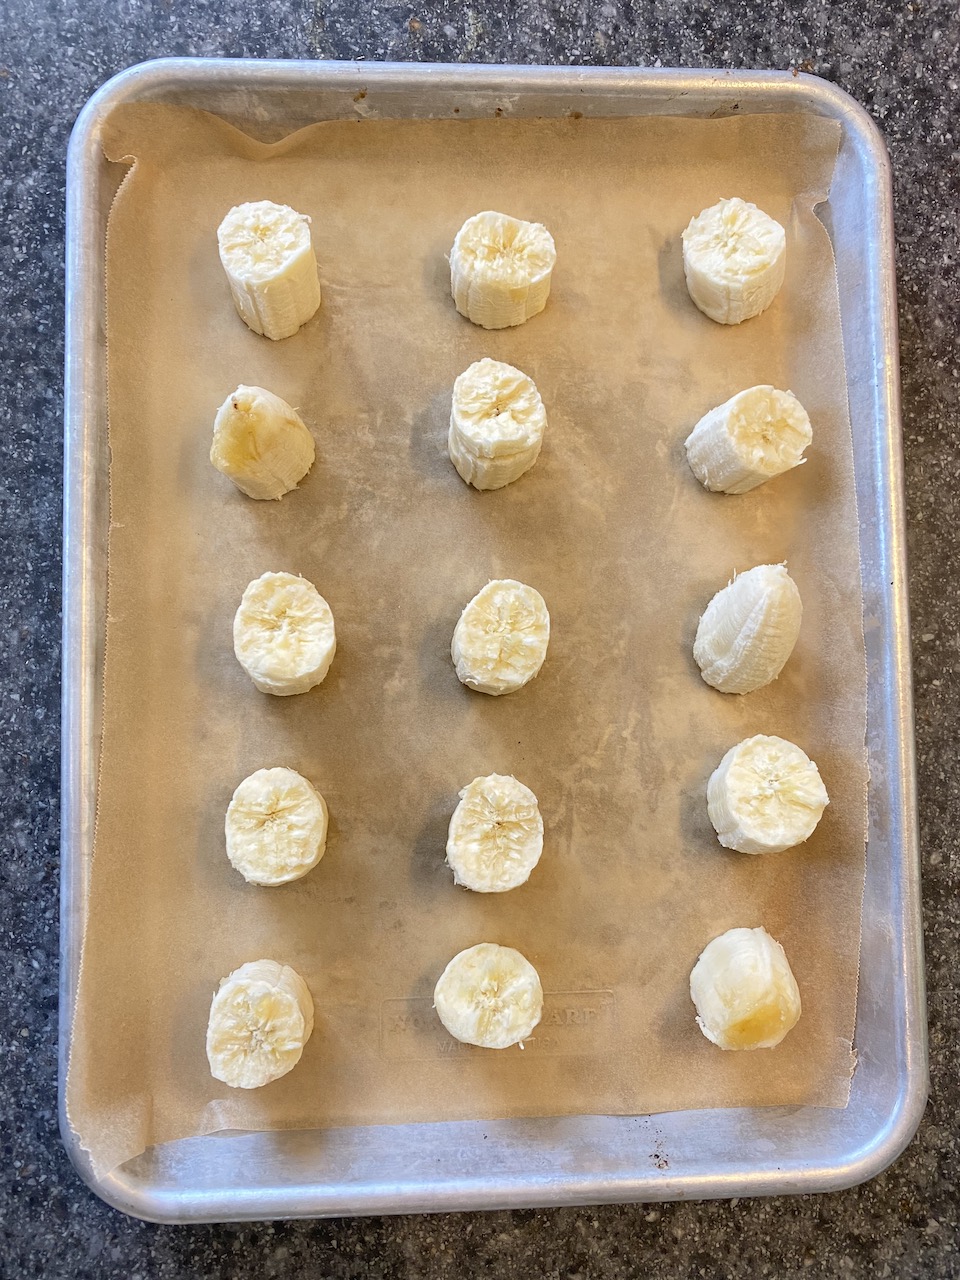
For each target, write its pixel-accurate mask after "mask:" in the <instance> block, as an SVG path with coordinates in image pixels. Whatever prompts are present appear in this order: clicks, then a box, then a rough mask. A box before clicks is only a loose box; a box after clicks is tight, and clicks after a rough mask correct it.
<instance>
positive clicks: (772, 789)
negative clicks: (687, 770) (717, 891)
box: [707, 733, 830, 853]
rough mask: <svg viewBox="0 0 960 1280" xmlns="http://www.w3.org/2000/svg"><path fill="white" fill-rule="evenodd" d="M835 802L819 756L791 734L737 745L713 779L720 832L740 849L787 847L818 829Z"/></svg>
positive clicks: (710, 804) (711, 803) (712, 805)
mask: <svg viewBox="0 0 960 1280" xmlns="http://www.w3.org/2000/svg"><path fill="white" fill-rule="evenodd" d="M829 803H830V797H829V796H828V795H827V789H826V787H825V786H824V785H823V780H822V779H821V777H820V773H819V770H818V769H817V766H816V765H815V764H814V763H813V761H812V760H811V759H810V758H809V757H808V756H807V755H806V754H805V752H803V751H801V750H800V748H799V747H797V746H794V744H793V743H792V742H787V740H786V739H785V738H775V737H768V736H766V735H765V734H762V733H760V734H757V735H756V736H755V737H753V738H744V740H743V742H739V743H738V744H737V745H736V746H735V747H731V748H730V750H729V751H728V752H727V754H726V755H725V756H724V757H723V759H722V760H721V761H720V763H719V764H718V765H717V767H716V769H715V770H714V771H713V773H712V774H711V775H710V781H709V782H708V783H707V812H708V813H709V814H710V821H711V822H712V823H713V825H714V828H715V830H716V833H717V838H718V839H719V841H720V843H721V844H722V845H723V846H724V848H726V849H736V850H737V852H738V853H783V851H784V850H785V849H792V848H793V847H794V845H798V844H803V842H804V840H808V839H809V838H810V836H812V835H813V833H814V831H815V829H816V826H817V823H818V822H819V821H820V819H821V817H822V816H823V811H824V809H825V808H826V807H827V805H828V804H829Z"/></svg>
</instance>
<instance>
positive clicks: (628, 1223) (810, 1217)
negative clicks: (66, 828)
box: [0, 0, 960, 1280]
mask: <svg viewBox="0 0 960 1280" xmlns="http://www.w3.org/2000/svg"><path fill="white" fill-rule="evenodd" d="M3 23H4V32H3V40H2V42H0V103H2V106H0V120H2V127H0V149H2V153H3V163H2V166H0V201H2V210H3V215H4V216H3V219H2V223H0V248H2V253H0V282H2V289H0V296H2V298H3V305H2V310H0V315H2V319H0V329H2V332H3V339H2V341H0V422H2V427H0V455H2V464H0V511H2V523H0V527H2V529H3V531H4V534H5V543H6V549H5V553H4V556H3V559H2V564H0V580H2V583H3V598H4V601H5V609H4V616H5V618H6V622H5V624H4V625H3V627H2V628H0V652H2V663H3V679H2V684H0V753H2V755H0V761H2V764H0V767H2V783H3V790H2V812H3V823H2V839H3V846H4V847H3V854H2V858H0V970H2V972H4V973H5V974H6V975H7V984H6V990H7V993H8V994H7V997H6V999H5V1000H4V1001H3V1002H2V1005H0V1054H2V1059H0V1061H2V1085H0V1118H2V1126H0V1128H2V1136H0V1143H2V1152H3V1161H2V1168H0V1209H2V1221H0V1274H2V1275H3V1276H9V1277H11V1280H14V1278H19V1277H21V1276H41V1275H42V1276H44V1277H45V1278H47V1280H50V1278H51V1277H60V1276H62V1277H77V1278H79V1277H86V1276H90V1277H93V1276H96V1277H97V1280H113V1278H114V1277H116V1278H118V1280H119V1278H121V1277H122V1278H123V1280H141V1278H142V1280H147V1278H148V1277H150V1278H152V1277H181V1276H182V1277H192V1276H202V1277H206V1278H207V1280H215V1278H219V1277H238V1278H243V1277H247V1276H250V1277H258V1280H259V1278H260V1277H267V1276H298V1277H306V1278H309V1280H313V1278H316V1277H327V1276H329V1277H361V1276H362V1277H421V1276H423V1277H427V1276H431V1277H432V1276H450V1277H453V1276H456V1277H463V1276H467V1275H473V1274H489V1275H492V1276H504V1277H515V1276H523V1277H526V1276H545V1277H568V1278H569V1280H575V1278H577V1280H580V1278H583V1280H587V1278H589V1277H614V1276H616V1277H632V1276H637V1277H641V1276H643V1277H647V1276H682V1277H686V1276H710V1277H719V1276H724V1277H727V1276H729V1277H755V1276H760V1275H771V1276H775V1277H778V1278H779V1280H784V1278H785V1277H793V1276H800V1275H814V1276H823V1277H828V1276H843V1277H846V1276H854V1275H871V1276H878V1277H880V1276H896V1277H909V1276H924V1277H946V1276H960V1252H958V1233H957V1185H956V1184H957V1178H958V1171H960V1155H958V1149H957V1136H958V1132H960V1123H958V1120H957V1112H958V1103H960V1095H958V1090H960V1053H958V1040H960V1035H958V1033H960V996H958V984H957V982H956V978H955V955H956V951H957V947H958V943H960V905H958V903H960V897H958V887H960V885H958V877H960V858H958V842H957V836H956V831H957V829H958V827H960V769H958V752H957V747H956V743H957V741H958V740H960V699H958V697H957V694H958V689H960V497H958V493H960V485H958V479H960V357H958V354H957V334H958V331H960V270H958V259H960V217H958V209H960V176H958V174H960V112H958V108H957V103H958V102H960V96H958V90H960V11H958V7H957V3H956V0H911V2H910V3H899V2H896V3H895V2H894V0H832V2H831V0H806V3H801V4H796V3H789V2H788V0H769V2H768V3H766V4H757V3H754V2H753V0H747V2H746V3H744V2H743V0H736V2H735V0H715V2H713V3H711V2H710V0H685V2H684V3H682V4H680V3H678V4H673V3H671V2H670V0H644V2H642V3H641V0H603V2H602V3H601V2H600V0H577V2H576V3H573V0H519V2H518V3H516V4H507V3H503V2H502V0H500V2H498V0H476V2H475V4H474V5H472V6H467V5H461V4H457V3H453V2H452V0H424V2H423V3H408V2H406V0H405V2H403V3H399V2H397V3H394V2H392V0H287V3H286V4H284V5H282V6H281V5H270V4H255V3H253V0H218V3H216V4H211V3H208V0H183V2H182V3H178V4H173V3H170V0H127V2H126V3H124V4H122V5H116V4H108V3H105V2H104V0H56V2H54V0H12V3H11V4H9V5H8V6H7V7H6V11H5V15H4V20H3ZM165 55H200V56H212V55H227V56H233V57H237V56H248V57H280V58H293V57H296V58H313V57H322V58H358V57H362V58H390V59H398V60H428V61H430V60H433V61H451V62H457V61H480V62H511V61H515V62H563V63H593V62H596V63H612V64H622V65H627V64H639V65H663V66H671V65H681V66H687V67H707V66H715V67H733V68H741V67H769V68H786V67H797V68H799V69H803V70H806V71H812V72H814V73H816V74H818V75H822V76H825V77H827V78H829V79H831V80H834V81H836V82H837V83H838V84H840V85H841V86H843V88H845V89H847V90H848V91H849V92H850V93H852V94H853V95H854V96H855V97H856V98H858V99H859V100H860V102H862V103H863V104H864V105H865V106H866V107H867V108H868V109H869V110H870V111H871V112H872V113H873V115H874V117H875V118H876V120H877V121H878V123H879V124H880V126H881V128H882V129H883V131H884V133H885V135H886V138H887V142H888V145H889V147H890V152H891V156H892V159H893V166H894V173H895V181H896V209H897V235H898V265H899V285H900V323H901V338H902V376H903V388H904V421H905V447H906V462H907V506H908V514H909V524H910V555H911V573H910V589H911V604H912V613H913V630H914V649H913V653H914V662H915V673H916V691H917V737H918V748H919V772H920V805H921V808H920V821H921V838H922V857H923V872H924V910H925V923H926V945H927V980H928V984H929V1002H930V1027H931V1056H932V1095H931V1101H930V1104H929V1107H928V1109H927V1113H926V1116H925V1118H924V1121H923V1123H922V1125H921V1129H920V1132H919V1135H918V1136H917V1138H916V1139H915V1141H914V1142H913V1143H912V1144H911V1146H910V1147H909V1149H908V1150H907V1152H906V1153H905V1154H904V1155H903V1156H902V1157H901V1158H900V1160H898V1161H897V1162H896V1163H895V1164H894V1166H893V1167H892V1168H891V1169H889V1170H888V1171H887V1172H886V1173H884V1174H883V1175H881V1176H880V1177H879V1178H877V1179H875V1180H874V1181H873V1182H871V1183H869V1184H868V1185H866V1186H864V1187H861V1188H856V1189H854V1190H852V1191H847V1192H843V1193H838V1194H835V1195H829V1196H811V1197H803V1198H794V1199H778V1200H765V1201H764V1200H756V1201H740V1202H739V1203H738V1202H736V1201H733V1202H729V1201H727V1202H713V1203H705V1204H671V1205H663V1206H645V1205H638V1206H609V1207H606V1208H602V1209H567V1210H544V1211H533V1210H524V1211H520V1212H498V1213H490V1214H456V1215H449V1216H445V1217H407V1218H397V1219H370V1220H355V1221H350V1220H338V1221H332V1222H315V1223H277V1224H261V1225H246V1226H222V1227H197V1228H173V1227H154V1226H148V1225H145V1224H143V1223H139V1222H135V1221H132V1220H130V1219H127V1218H124V1217H123V1216H121V1215H120V1214H118V1213H116V1212H114V1211H113V1210H111V1209H108V1208H107V1207H106V1206H105V1205H103V1204H101V1203H100V1202H99V1201H98V1200H97V1199H96V1198H95V1197H94V1196H93V1195H92V1194H90V1193H89V1192H88V1191H86V1190H85V1188H84V1187H83V1186H82V1185H81V1184H80V1182H79V1180H78V1178H77V1177H76V1175H75V1174H74V1173H73V1170H72V1169H71V1167H70V1165H69V1162H68V1160H67V1158H66V1155H65V1153H64V1150H63V1148H62V1146H61V1144H60V1139H59V1136H58V1133H57V1122H56V983H57V885H58V865H57V864H58V856H57V839H58V801H57V791H58V777H57V769H58V734H59V716H58V702H59V681H58V670H59V639H60V632H59V628H60V619H59V597H60V590H59V573H60V565H59V542H60V458H61V445H60V435H61V407H62V406H61V362H62V354H63V341H62V335H63V282H62V265H61V264H62V256H63V168H64V153H65V147H66V141H67V136H68V134H69V131H70V127H71V125H72V124H73V121H74V119H75V117H76V115H77V113H78V111H79V110H80V108H81V106H82V105H83V103H84V101H85V100H86V99H87V97H88V96H89V95H90V94H91V93H92V92H93V91H94V89H96V88H97V86H98V85H100V84H101V83H102V82H103V81H104V80H106V79H107V78H108V77H109V76H111V75H112V74H113V73H114V72H116V71H119V70H120V69H121V68H123V67H126V66H130V65H132V64H134V63H137V62H140V61H143V60H144V59H147V58H154V57H160V56H165Z"/></svg>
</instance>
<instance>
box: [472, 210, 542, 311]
mask: <svg viewBox="0 0 960 1280" xmlns="http://www.w3.org/2000/svg"><path fill="white" fill-rule="evenodd" d="M556 261H557V250H556V246H555V245H554V243H553V236H552V235H551V234H550V232H549V231H548V230H547V228H546V227H544V226H542V225H541V224H540V223H539V222H523V221H521V220H520V219H519V218H511V217H510V216H509V215H508V214H506V213H494V212H492V211H491V210H486V211H485V212H483V213H477V214H474V216H473V217H472V218H468V219H467V220H466V222H465V223H464V224H463V226H462V227H461V228H460V230H459V231H458V232H457V236H456V239H455V240H454V242H453V248H452V249H451V251H450V289H451V292H452V293H453V300H454V302H455V303H456V307H457V310H458V311H459V312H460V314H461V315H462V316H466V318H467V319H468V320H472V321H473V323H474V324H478V325H480V327H481V328H482V329H507V328H510V327H511V326H513V325H518V324H523V322H524V321H525V320H529V319H530V317H531V316H535V315H538V314H539V313H540V312H541V311H542V310H543V308H544V307H545V306H546V305H547V298H548V297H549V296H550V277H551V274H552V272H553V268H554V265H555V263H556Z"/></svg>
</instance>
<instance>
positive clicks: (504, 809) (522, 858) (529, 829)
mask: <svg viewBox="0 0 960 1280" xmlns="http://www.w3.org/2000/svg"><path fill="white" fill-rule="evenodd" d="M542 852H543V819H542V818H541V816H540V810H539V808H538V807H537V797H536V796H535V795H534V794H533V792H532V791H531V790H530V788H529V787H525V786H524V785H523V783H522V782H518V781H517V780H516V778H514V777H512V776H511V775H509V774H508V775H506V776H505V775H503V774H500V773H491V774H490V775H489V776H488V777H486V778H474V780H473V781H472V782H471V783H470V785H469V786H467V787H464V788H463V790H462V791H461V792H460V803H459V804H458V805H457V807H456V809H455V810H454V813H453V817H452V818H451V819H450V830H449V832H448V835H447V864H448V865H449V866H450V868H451V869H452V871H453V878H454V880H455V881H456V883H457V884H462V885H465V886H466V888H468V889H474V890H476V892H477V893H505V892H506V891H507V890H508V889H516V888H517V886H518V885H521V884H525V883H526V881H527V880H529V878H530V872H531V871H532V870H533V868H534V867H535V866H536V865H537V863H538V862H539V861H540V854H541V853H542Z"/></svg>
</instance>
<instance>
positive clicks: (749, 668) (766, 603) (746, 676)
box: [693, 564, 803, 693]
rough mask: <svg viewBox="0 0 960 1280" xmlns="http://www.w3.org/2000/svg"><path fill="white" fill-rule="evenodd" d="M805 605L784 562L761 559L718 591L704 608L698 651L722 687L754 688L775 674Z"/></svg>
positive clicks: (706, 672) (706, 671)
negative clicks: (761, 561) (770, 562)
mask: <svg viewBox="0 0 960 1280" xmlns="http://www.w3.org/2000/svg"><path fill="white" fill-rule="evenodd" d="M802 613H803V606H802V605H801V603H800V592H799V591H798V590H797V584H796V583H795V582H794V580H793V579H792V578H791V577H790V575H789V573H787V571H786V569H785V568H784V566H783V565H782V564H758V565H757V566H756V567H755V568H753V569H748V570H747V572H746V573H740V574H736V575H734V579H733V581H732V582H731V583H730V584H729V585H728V586H726V587H724V588H723V590H722V591H718V592H717V594H716V595H715V596H714V597H713V599H712V600H711V601H710V603H709V604H708V605H707V607H706V609H705V610H704V613H703V617H702V618H701V619H700V625H699V626H698V627H697V637H696V640H695V641H694V645H693V656H694V659H695V660H696V663H697V666H698V667H699V668H700V674H701V675H702V676H703V678H704V680H706V682H707V684H709V685H712V686H713V687H714V689H719V690H720V692H721V693H752V692H753V690H754V689H762V688H763V686H764V685H765V684H770V682H771V681H772V680H776V678H777V676H778V675H779V674H780V672H781V671H782V670H783V668H784V665H785V663H786V661H787V659H788V658H789V657H790V654H791V653H793V646H794V645H795V644H796V643H797V636H798V635H799V634H800V618H801V615H802Z"/></svg>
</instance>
